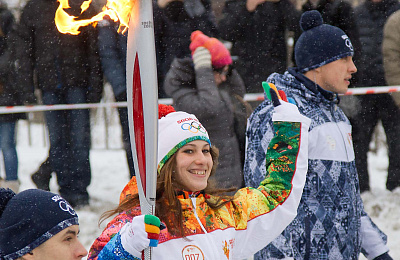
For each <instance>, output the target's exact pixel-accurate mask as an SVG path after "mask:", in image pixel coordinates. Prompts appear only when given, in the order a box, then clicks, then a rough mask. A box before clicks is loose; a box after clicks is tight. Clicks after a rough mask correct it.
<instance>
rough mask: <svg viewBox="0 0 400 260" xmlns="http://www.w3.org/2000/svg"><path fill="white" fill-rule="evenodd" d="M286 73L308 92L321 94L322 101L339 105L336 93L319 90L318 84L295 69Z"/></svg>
mask: <svg viewBox="0 0 400 260" xmlns="http://www.w3.org/2000/svg"><path fill="white" fill-rule="evenodd" d="M288 72H289V73H290V74H291V75H293V76H294V77H295V78H296V79H297V80H298V81H299V82H300V83H301V84H303V85H304V86H305V87H306V88H307V89H308V90H310V91H311V92H312V93H313V94H315V95H318V94H321V95H322V96H323V97H324V99H326V100H328V101H330V102H334V103H337V104H339V102H340V99H339V96H338V94H337V93H333V92H330V91H327V90H325V89H323V88H321V87H320V86H319V85H318V84H316V83H315V82H313V81H312V80H310V79H309V78H307V77H306V76H304V74H303V73H300V72H299V71H298V69H297V68H289V69H288Z"/></svg>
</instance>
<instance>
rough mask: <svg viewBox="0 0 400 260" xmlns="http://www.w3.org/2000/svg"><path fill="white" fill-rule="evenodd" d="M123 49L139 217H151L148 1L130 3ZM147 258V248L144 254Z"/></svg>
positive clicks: (153, 146)
mask: <svg viewBox="0 0 400 260" xmlns="http://www.w3.org/2000/svg"><path fill="white" fill-rule="evenodd" d="M130 17H131V19H130V21H129V30H128V47H127V64H126V77H127V81H126V82H127V103H128V116H129V130H130V138H131V146H132V154H133V160H134V166H135V172H136V178H137V183H138V190H139V199H140V208H141V211H142V214H154V207H155V200H156V180H157V149H158V146H157V141H158V103H157V100H158V90H157V70H156V52H155V42H154V29H153V7H152V0H138V1H137V2H135V3H134V6H133V8H132V13H131V16H130ZM144 257H145V259H151V248H148V249H147V250H145V252H144Z"/></svg>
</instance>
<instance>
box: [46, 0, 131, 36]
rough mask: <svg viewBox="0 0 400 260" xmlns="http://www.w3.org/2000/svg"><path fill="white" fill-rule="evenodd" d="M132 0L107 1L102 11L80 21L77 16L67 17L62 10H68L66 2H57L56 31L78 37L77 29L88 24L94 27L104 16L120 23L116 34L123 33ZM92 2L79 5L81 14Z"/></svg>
mask: <svg viewBox="0 0 400 260" xmlns="http://www.w3.org/2000/svg"><path fill="white" fill-rule="evenodd" d="M132 1H133V0H107V3H106V4H105V6H104V7H103V9H102V11H101V12H100V13H98V14H97V15H95V16H93V17H92V18H90V19H81V20H79V16H72V15H69V14H68V13H67V12H65V11H64V9H68V8H70V6H69V3H68V0H58V2H59V3H60V5H59V6H58V8H57V11H56V16H55V18H54V20H55V22H56V26H57V29H58V30H59V31H60V32H61V33H69V34H73V35H78V34H79V33H80V31H79V28H80V27H83V26H87V25H89V24H94V25H96V24H97V22H99V21H101V20H103V18H104V16H106V15H108V16H109V17H110V18H111V19H112V20H113V21H115V22H116V21H120V25H119V28H118V32H122V33H124V32H125V31H126V30H127V29H128V25H129V19H130V14H131V10H132V7H133V2H132ZM91 2H92V0H87V1H84V2H83V3H82V5H81V14H82V13H83V12H84V11H85V10H86V9H88V8H89V6H90V3H91Z"/></svg>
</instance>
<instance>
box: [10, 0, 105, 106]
mask: <svg viewBox="0 0 400 260" xmlns="http://www.w3.org/2000/svg"><path fill="white" fill-rule="evenodd" d="M58 5H59V3H58V2H57V1H56V0H30V1H29V2H28V3H27V4H26V6H25V7H24V9H23V11H22V15H21V18H20V24H19V28H18V35H19V38H20V39H19V40H20V42H19V44H18V46H19V48H18V50H19V52H18V56H19V58H20V60H21V71H20V75H21V77H20V80H21V84H23V85H28V86H33V85H34V76H36V77H37V87H38V88H39V89H41V90H43V91H53V90H57V89H58V90H61V91H63V90H66V89H68V88H70V87H81V88H84V89H86V91H87V93H88V95H87V101H88V102H98V101H99V100H100V97H101V91H102V88H103V81H102V80H103V77H102V73H101V64H100V59H99V55H98V50H97V35H96V31H95V30H94V28H93V27H92V26H86V27H81V33H80V34H79V35H70V34H62V33H60V32H59V31H58V30H57V28H56V25H55V22H54V17H55V12H56V9H57V7H58ZM77 11H80V8H74V7H73V6H71V10H70V13H71V14H72V15H78V14H79V13H77Z"/></svg>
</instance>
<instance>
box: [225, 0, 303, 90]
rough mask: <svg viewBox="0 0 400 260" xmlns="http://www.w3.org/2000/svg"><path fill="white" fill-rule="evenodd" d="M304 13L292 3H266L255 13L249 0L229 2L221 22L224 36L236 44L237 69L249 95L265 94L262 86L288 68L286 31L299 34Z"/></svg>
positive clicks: (285, 0) (284, 1) (233, 47)
mask: <svg viewBox="0 0 400 260" xmlns="http://www.w3.org/2000/svg"><path fill="white" fill-rule="evenodd" d="M299 19H300V12H299V11H297V10H296V9H295V7H294V6H293V5H292V4H291V3H290V1H289V0H281V1H279V2H276V3H273V2H268V1H267V2H265V3H263V4H260V5H259V6H258V7H257V8H256V10H255V11H254V12H252V13H250V12H248V11H247V9H246V1H245V0H229V1H227V2H226V4H225V8H224V10H223V18H222V19H221V20H220V22H219V31H220V35H221V37H222V38H223V39H224V40H227V41H231V42H232V43H233V46H232V51H231V54H232V55H233V56H238V60H237V62H235V67H236V69H237V70H238V72H239V74H240V75H241V76H242V78H243V80H244V82H245V85H246V90H247V92H263V89H262V86H261V82H262V81H265V80H266V79H267V77H268V76H269V75H270V74H271V73H273V72H278V73H283V72H284V71H285V70H286V68H287V50H286V40H285V31H286V30H289V31H294V32H296V33H297V34H298V31H299V30H300V29H299Z"/></svg>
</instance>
